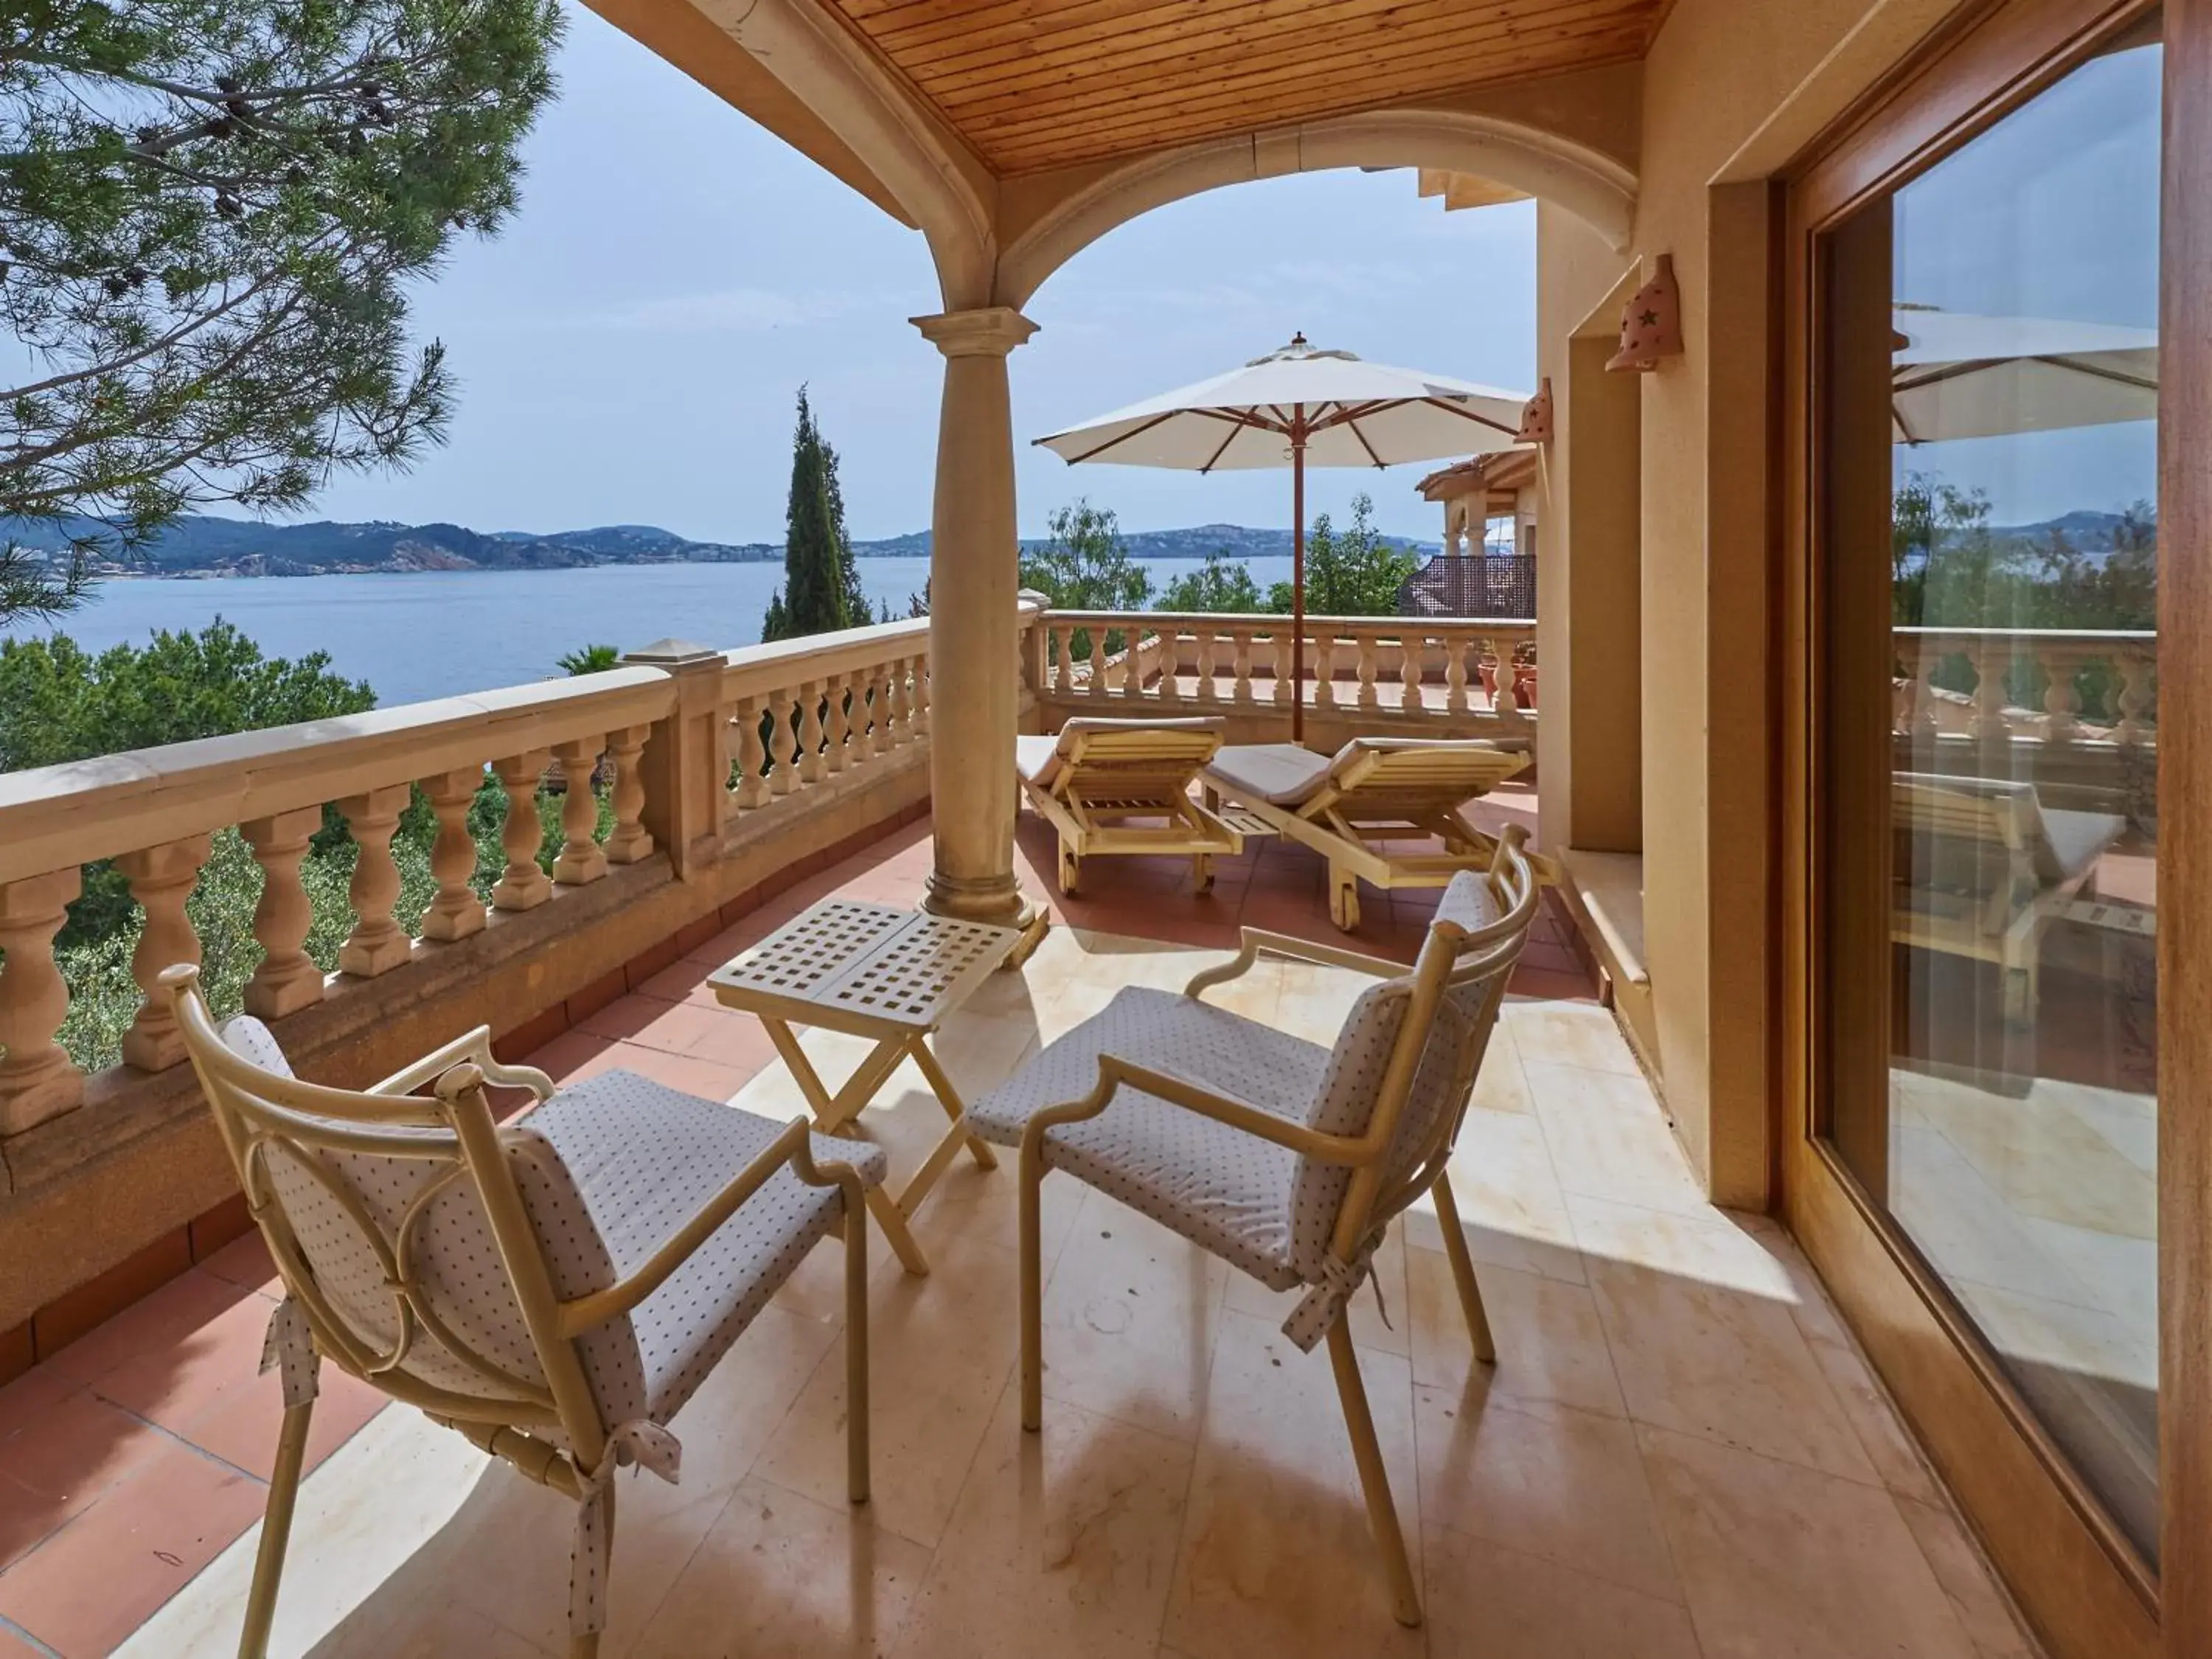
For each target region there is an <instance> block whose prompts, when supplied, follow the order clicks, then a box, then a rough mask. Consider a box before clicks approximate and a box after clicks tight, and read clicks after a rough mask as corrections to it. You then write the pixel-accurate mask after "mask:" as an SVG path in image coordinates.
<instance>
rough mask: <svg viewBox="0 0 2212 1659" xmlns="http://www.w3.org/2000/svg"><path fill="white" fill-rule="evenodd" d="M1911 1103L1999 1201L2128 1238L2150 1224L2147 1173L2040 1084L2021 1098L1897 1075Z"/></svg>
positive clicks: (2152, 1185) (2142, 1234)
mask: <svg viewBox="0 0 2212 1659" xmlns="http://www.w3.org/2000/svg"><path fill="white" fill-rule="evenodd" d="M1903 1075H1904V1076H1905V1077H1906V1078H1909V1079H1910V1083H1909V1085H1908V1084H1905V1083H1900V1084H1899V1088H1900V1089H1901V1090H1902V1089H1905V1088H1908V1087H1909V1089H1910V1091H1911V1094H1912V1096H1913V1097H1914V1103H1915V1105H1916V1106H1917V1108H1918V1109H1919V1110H1920V1111H1921V1112H1922V1113H1923V1115H1925V1116H1926V1117H1927V1118H1928V1119H1929V1121H1931V1122H1932V1123H1933V1124H1934V1125H1935V1127H1936V1130H1937V1132H1938V1133H1941V1134H1942V1137H1943V1138H1944V1139H1946V1140H1948V1141H1949V1142H1950V1143H1951V1145H1952V1146H1954V1147H1956V1148H1957V1149H1958V1151H1959V1152H1960V1156H1961V1157H1963V1158H1966V1161H1967V1162H1968V1163H1970V1164H1972V1165H1973V1166H1974V1168H1975V1170H1977V1171H1978V1172H1979V1173H1980V1175H1981V1176H1982V1177H1983V1178H1984V1180H1985V1181H1987V1182H1989V1183H1990V1187H1991V1188H1994V1189H1995V1190H1996V1193H1997V1194H1999V1196H2000V1197H2001V1198H2002V1200H2004V1202H2005V1204H2006V1206H2008V1208H2010V1209H2013V1210H2015V1211H2017V1212H2020V1213H2021V1214H2024V1215H2037V1216H2041V1217H2043V1218H2045V1219H2046V1220H2051V1221H2063V1222H2066V1223H2069V1225H2074V1226H2077V1227H2093V1228H2095V1229H2096V1230H2097V1231H2100V1232H2108V1233H2118V1234H2121V1235H2123V1236H2124V1237H2136V1238H2153V1237H2156V1236H2157V1230H2158V1191H2157V1183H2156V1181H2155V1179H2154V1177H2153V1176H2151V1175H2149V1174H2148V1173H2147V1172H2145V1171H2144V1170H2142V1169H2140V1168H2138V1167H2137V1166H2136V1164H2134V1163H2133V1162H2131V1161H2130V1159H2129V1158H2127V1157H2125V1156H2124V1155H2123V1154H2122V1153H2121V1152H2120V1151H2119V1150H2118V1148H2116V1147H2115V1146H2113V1144H2112V1141H2111V1140H2110V1139H2106V1136H2105V1135H2104V1134H2103V1133H2100V1132H2099V1130H2097V1129H2096V1128H2093V1127H2091V1126H2090V1124H2089V1123H2088V1122H2087V1121H2086V1120H2085V1119H2084V1118H2083V1117H2082V1116H2081V1115H2080V1113H2078V1112H2077V1111H2075V1110H2074V1109H2071V1108H2070V1107H2069V1105H2068V1104H2066V1103H2063V1102H2062V1101H2060V1100H2058V1099H2055V1098H2053V1097H2052V1095H2051V1091H2049V1090H2048V1089H2047V1088H2038V1089H2032V1090H2030V1091H2029V1093H2028V1096H2027V1099H2025V1100H2014V1099H2010V1098H2008V1097H2005V1096H2002V1095H1995V1094H1989V1093H1986V1092H1984V1091H1981V1090H1979V1089H1972V1088H1969V1087H1967V1086H1966V1085H1963V1084H1958V1083H1951V1082H1948V1081H1946V1080H1943V1079H1934V1078H1924V1077H1918V1076H1914V1075H1912V1074H1911V1073H1905V1074H1903Z"/></svg>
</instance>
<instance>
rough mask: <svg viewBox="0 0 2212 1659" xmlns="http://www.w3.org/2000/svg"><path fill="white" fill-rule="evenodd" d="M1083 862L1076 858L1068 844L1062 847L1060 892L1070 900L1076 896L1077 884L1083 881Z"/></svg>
mask: <svg viewBox="0 0 2212 1659" xmlns="http://www.w3.org/2000/svg"><path fill="white" fill-rule="evenodd" d="M1082 876H1083V860H1081V859H1079V858H1078V857H1076V856H1075V854H1074V853H1073V851H1072V850H1071V849H1070V848H1069V847H1068V845H1067V843H1066V842H1061V843H1060V891H1061V892H1062V893H1065V894H1066V895H1067V896H1069V897H1070V898H1073V896H1075V884H1076V883H1077V882H1078V881H1079V880H1081V879H1082Z"/></svg>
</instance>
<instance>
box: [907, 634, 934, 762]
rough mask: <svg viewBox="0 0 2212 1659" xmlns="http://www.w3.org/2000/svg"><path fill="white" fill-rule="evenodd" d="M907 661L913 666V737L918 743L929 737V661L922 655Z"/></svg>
mask: <svg viewBox="0 0 2212 1659" xmlns="http://www.w3.org/2000/svg"><path fill="white" fill-rule="evenodd" d="M909 660H910V661H911V662H912V663H913V664H914V710H913V716H912V720H913V726H914V735H915V741H916V742H920V741H921V739H922V738H926V737H927V736H928V735H929V659H928V657H927V655H924V656H919V657H914V658H911V659H909Z"/></svg>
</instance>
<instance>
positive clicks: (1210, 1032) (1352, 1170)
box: [969, 825, 1537, 1625]
mask: <svg viewBox="0 0 2212 1659" xmlns="http://www.w3.org/2000/svg"><path fill="white" fill-rule="evenodd" d="M1524 833H1525V832H1523V831H1522V829H1520V828H1519V827H1518V826H1517V825H1516V826H1514V827H1511V828H1509V829H1507V830H1506V831H1505V832H1504V835H1503V836H1500V837H1499V839H1498V851H1497V855H1496V858H1495V859H1494V860H1493V861H1492V865H1491V867H1490V869H1489V870H1488V871H1487V872H1485V873H1483V874H1480V875H1478V874H1474V873H1472V872H1468V873H1462V875H1460V876H1458V877H1456V878H1455V879H1454V880H1453V882H1452V884H1451V885H1450V886H1449V888H1448V889H1446V890H1445V892H1444V896H1443V900H1442V901H1441V902H1440V903H1439V904H1438V905H1437V917H1436V921H1434V922H1433V923H1432V924H1431V927H1430V928H1429V932H1428V936H1427V938H1426V939H1425V941H1424V942H1423V944H1422V946H1421V951H1420V956H1419V960H1418V961H1417V962H1416V963H1415V964H1414V965H1413V968H1412V969H1407V968H1405V967H1404V966H1403V965H1402V964H1401V963H1391V962H1382V961H1378V960H1376V959H1375V958H1373V957H1363V956H1357V955H1354V954H1353V953H1352V952H1350V951H1339V950H1334V949H1332V948H1330V947H1328V946H1326V945H1309V944H1306V943H1305V942H1304V941H1303V940H1300V939H1286V938H1284V937H1282V936H1280V935H1277V934H1272V933H1257V932H1255V931H1254V930H1251V929H1249V928H1248V929H1246V930H1245V933H1244V936H1243V951H1242V952H1241V953H1240V954H1239V955H1238V956H1237V959H1236V960H1235V961H1233V962H1231V963H1227V964H1225V965H1224V966H1222V967H1219V968H1215V969H1211V970H1209V971H1207V972H1206V973H1202V974H1200V975H1198V976H1197V977H1196V978H1194V979H1193V980H1192V981H1190V984H1189V985H1188V987H1186V989H1185V990H1184V991H1183V993H1182V995H1180V996H1177V995H1176V994H1172V993H1169V992H1164V991H1155V990H1150V989H1146V988H1142V987H1133V988H1131V989H1127V990H1124V991H1122V992H1121V994H1119V995H1117V996H1116V997H1115V999H1114V1000H1113V1001H1112V1002H1111V1003H1109V1005H1108V1006H1107V1007H1106V1008H1105V1010H1104V1011H1103V1012H1101V1013H1099V1014H1097V1015H1096V1016H1094V1017H1093V1018H1091V1019H1089V1020H1086V1021H1085V1022H1084V1024H1081V1025H1079V1026H1077V1027H1076V1028H1075V1029H1074V1030H1072V1031H1069V1032H1068V1033H1067V1034H1066V1036H1062V1037H1060V1038H1059V1039H1058V1040H1057V1041H1055V1042H1052V1043H1051V1044H1049V1045H1048V1046H1047V1047H1046V1048H1045V1049H1044V1050H1043V1051H1042V1053H1041V1054H1038V1055H1037V1056H1036V1058H1035V1059H1033V1060H1030V1063H1029V1064H1028V1065H1027V1066H1024V1067H1023V1068H1022V1069H1021V1071H1019V1072H1018V1073H1016V1074H1015V1075H1014V1076H1013V1077H1012V1079H1009V1080H1008V1081H1007V1082H1006V1084H1004V1085H1001V1086H1000V1088H999V1089H997V1090H995V1091H994V1092H993V1093H992V1094H990V1095H989V1096H988V1097H986V1098H985V1099H984V1100H982V1101H981V1102H980V1103H977V1104H976V1105H975V1107H973V1108H972V1109H970V1111H969V1124H970V1125H971V1126H972V1127H975V1129H976V1130H977V1131H978V1132H980V1133H981V1134H983V1135H984V1136H985V1137H986V1138H987V1139H992V1140H995V1141H999V1142H1000V1143H1002V1144H1004V1145H1006V1146H1019V1147H1020V1148H1021V1186H1020V1206H1021V1207H1020V1253H1021V1371H1022V1423H1023V1425H1024V1427H1025V1428H1029V1429H1032V1430H1034V1429H1036V1427H1037V1426H1038V1425H1039V1424H1040V1422H1041V1421H1042V1410H1043V1358H1042V1313H1041V1297H1042V1284H1041V1281H1040V1260H1039V1225H1038V1193H1039V1188H1040V1186H1041V1184H1042V1182H1043V1179H1044V1176H1045V1175H1046V1173H1047V1172H1048V1170H1065V1171H1066V1172H1067V1173H1068V1174H1070V1175H1072V1176H1075V1178H1076V1179H1077V1180H1079V1181H1081V1182H1085V1184H1087V1185H1090V1186H1093V1187H1096V1188H1098V1189H1099V1190H1100V1191H1102V1192H1104V1193H1107V1194H1109V1195H1111V1196H1112V1197H1114V1198H1116V1199H1119V1200H1121V1201H1122V1202H1123V1203H1126V1204H1127V1205H1129V1206H1132V1207H1133V1208H1135V1209H1138V1210H1140V1211H1142V1212H1144V1213H1146V1215H1149V1216H1151V1217H1152V1218H1154V1219H1156V1220H1158V1221H1159V1222H1161V1223H1163V1224H1164V1225H1167V1226H1169V1227H1171V1228H1173V1229H1174V1230H1175V1231H1177V1232H1179V1233H1181V1234H1182V1235H1183V1236H1184V1237H1187V1238H1188V1239H1190V1240H1191V1241H1193V1242H1194V1243H1197V1244H1199V1245H1200V1246H1202V1247H1203V1248H1204V1249H1207V1250H1208V1251H1211V1252H1212V1254H1214V1255H1218V1256H1220V1257H1221V1258H1222V1259H1224V1260H1225V1261H1228V1262H1229V1263H1230V1264H1231V1266H1232V1267H1237V1268H1238V1269H1240V1270H1242V1271H1243V1272H1244V1273H1249V1274H1250V1275H1251V1276H1252V1277H1253V1278H1255V1279H1258V1280H1259V1281H1260V1282H1261V1284H1263V1285H1267V1287H1268V1288H1270V1289H1271V1290H1279V1291H1280V1290H1291V1289H1293V1288H1296V1287H1297V1286H1299V1285H1304V1286H1305V1287H1306V1294H1305V1296H1304V1297H1303V1298H1302V1299H1301V1300H1300V1302H1299V1303H1298V1304H1297V1309H1296V1310H1295V1311H1294V1312H1293V1313H1292V1314H1291V1317H1290V1320H1289V1322H1287V1323H1286V1324H1285V1326H1284V1331H1285V1334H1288V1335H1289V1336H1290V1337H1291V1340H1293V1341H1294V1342H1296V1343H1297V1345H1298V1346H1300V1347H1301V1348H1305V1349H1311V1348H1312V1347H1313V1346H1314V1345H1315V1344H1316V1342H1318V1341H1320V1340H1322V1339H1323V1338H1326V1339H1327V1340H1328V1352H1329V1361H1330V1364H1331V1366H1332V1368H1333V1369H1334V1372H1335V1377H1336V1385H1337V1389H1338V1393H1339V1395H1340V1397H1341V1399H1342V1401H1343V1405H1344V1415H1345V1422H1346V1426H1347V1428H1348V1429H1349V1430H1350V1431H1351V1436H1352V1452H1353V1455H1354V1457H1355V1459H1356V1460H1357V1462H1358V1468H1359V1476H1360V1481H1361V1484H1362V1486H1363V1488H1364V1492H1365V1494H1366V1500H1367V1512H1368V1519H1369V1522H1370V1525H1371V1526H1372V1527H1373V1528H1374V1531H1375V1535H1376V1541H1377V1543H1378V1544H1380V1545H1381V1547H1382V1549H1383V1559H1384V1564H1385V1565H1386V1567H1387V1568H1388V1570H1389V1580H1390V1589H1391V1597H1392V1601H1393V1604H1394V1608H1395V1612H1396V1613H1397V1616H1398V1618H1399V1620H1400V1621H1401V1623H1404V1624H1407V1625H1415V1624H1419V1622H1420V1618H1421V1607H1420V1601H1419V1596H1418V1595H1417V1593H1416V1591H1415V1589H1414V1587H1413V1571H1412V1569H1411V1568H1410V1566H1409V1565H1407V1559H1406V1546H1405V1541H1404V1539H1403V1538H1402V1537H1401V1536H1400V1533H1399V1528H1398V1517H1397V1512H1396V1510H1394V1509H1393V1508H1392V1507H1391V1502H1390V1492H1389V1483H1388V1480H1387V1479H1386V1477H1385V1474H1384V1472H1383V1457H1382V1453H1381V1451H1380V1449H1379V1448H1378V1447H1377V1444H1376V1437H1375V1425H1374V1422H1373V1419H1372V1418H1371V1417H1370V1414H1369V1412H1368V1407H1367V1395H1366V1391H1365V1389H1364V1387H1363V1386H1362V1384H1361V1383H1360V1378H1359V1366H1358V1360H1357V1359H1356V1358H1355V1357H1354V1355H1353V1352H1352V1336H1351V1332H1350V1329H1349V1328H1348V1326H1347V1325H1346V1322H1345V1319H1344V1312H1345V1305H1346V1302H1347V1301H1348V1300H1349V1299H1350V1297H1351V1295H1352V1292H1353V1291H1355V1290H1357V1289H1358V1285H1359V1284H1360V1282H1361V1280H1363V1279H1364V1278H1365V1277H1366V1276H1367V1273H1368V1268H1369V1264H1370V1261H1371V1259H1372V1257H1373V1255H1374V1252H1375V1249H1376V1246H1377V1245H1378V1244H1380V1243H1381V1242H1382V1239H1383V1232H1384V1230H1385V1229H1386V1228H1387V1227H1388V1225H1389V1223H1390V1222H1391V1221H1392V1220H1393V1219H1394V1218H1395V1217H1396V1216H1397V1215H1398V1214H1399V1213H1400V1212H1402V1211H1403V1210H1405V1209H1406V1208H1407V1206H1409V1205H1411V1204H1412V1203H1413V1201H1414V1200H1416V1199H1417V1198H1419V1196H1420V1195H1421V1194H1423V1193H1431V1194H1434V1195H1435V1202H1436V1206H1437V1218H1438V1220H1439V1221H1440V1222H1441V1223H1442V1224H1443V1237H1444V1246H1445V1249H1446V1252H1447V1254H1448V1255H1449V1258H1450V1261H1451V1267H1452V1274H1453V1278H1454V1280H1455V1283H1456V1285H1457V1286H1458V1289H1459V1293H1460V1300H1461V1305H1462V1309H1463V1310H1464V1311H1465V1314H1466V1316H1467V1321H1468V1330H1469V1333H1470V1334H1471V1336H1472V1338H1473V1340H1474V1351H1475V1353H1476V1356H1477V1357H1478V1358H1481V1359H1483V1360H1486V1361H1487V1360H1489V1359H1491V1358H1492V1357H1493V1355H1492V1346H1491V1339H1490V1329H1489V1325H1488V1322H1487V1321H1486V1318H1485V1316H1484V1314H1483V1309H1482V1297H1481V1291H1480V1287H1479V1286H1478V1285H1477V1284H1476V1282H1475V1277H1474V1261H1473V1259H1472V1258H1471V1257H1470V1256H1469V1255H1468V1249H1467V1242H1466V1239H1465V1237H1463V1236H1462V1233H1461V1231H1460V1226H1459V1215H1458V1211H1457V1208H1456V1206H1455V1204H1454V1203H1453V1200H1452V1194H1451V1185H1450V1182H1449V1180H1448V1178H1447V1177H1446V1175H1445V1164H1446V1162H1447V1160H1448V1159H1449V1156H1450V1152H1451V1147H1452V1142H1453V1140H1454V1139H1455V1136H1456V1135H1457V1133H1458V1131H1459V1126H1460V1121H1461V1119H1462V1116H1463V1115H1464V1114H1465V1112H1466V1109H1467V1104H1468V1099H1469V1097H1470V1096H1471V1094H1472V1091H1473V1089H1474V1078H1475V1073H1476V1070H1477V1069H1478V1067H1479V1066H1480V1064H1481V1061H1482V1055H1483V1050H1484V1048H1485V1047H1486V1043H1487V1042H1488V1040H1489V1036H1490V1032H1491V1030H1492V1028H1493V1026H1494V1025H1495V1024H1496V1023H1497V1019H1498V1006H1499V1005H1500V1004H1501V1003H1502V1002H1503V1000H1504V994H1505V984H1506V981H1507V979H1508V978H1509V976H1510V975H1511V973H1512V970H1513V964H1514V962H1515V961H1516V959H1517V958H1518V957H1519V956H1520V954H1521V948H1522V944H1523V943H1524V941H1525V940H1526V939H1527V937H1528V925H1529V922H1530V921H1532V920H1533V919H1534V915H1535V911H1536V895H1537V887H1536V879H1535V875H1534V872H1533V870H1532V869H1531V868H1530V866H1529V863H1528V858H1527V857H1526V856H1525V855H1524V854H1523V853H1522V850H1521V843H1522V839H1523V836H1524ZM1261 951H1267V952H1270V953H1273V954H1279V955H1284V956H1290V957H1299V958H1302V959H1304V960H1306V961H1310V962H1318V963H1325V964H1327V965H1329V966H1334V967H1341V968H1349V969H1355V970H1357V971H1359V972H1363V973H1367V974H1371V975H1376V977H1377V978H1378V979H1379V980H1380V981H1381V983H1379V984H1376V985H1374V986H1372V987H1369V988H1368V989H1367V990H1366V991H1364V992H1363V993H1362V994H1361V995H1360V998H1359V1000H1358V1002H1357V1003H1356V1004H1355V1005H1354V1006H1353V1007H1352V1013H1351V1015H1350V1017H1349V1018H1347V1019H1346V1021H1345V1024H1344V1028H1343V1030H1341V1031H1340V1033H1339V1034H1338V1036H1337V1039H1336V1042H1335V1045H1334V1048H1322V1047H1321V1046H1320V1045H1318V1044H1316V1043H1311V1042H1304V1041H1303V1040H1302V1039H1300V1038H1297V1037H1294V1036H1289V1035H1287V1034H1285V1033H1284V1032H1281V1031H1278V1030H1274V1029H1273V1027H1271V1026H1268V1025H1265V1024H1261V1023H1260V1022H1258V1021H1256V1020H1252V1019H1247V1018H1243V1016H1241V1015H1238V1014H1234V1013H1231V1012H1227V1011H1225V1010H1224V1009H1220V1008H1215V1007H1210V1006H1207V1005H1206V1003H1205V1002H1204V1001H1203V1000H1201V998H1202V995H1203V994H1204V993H1205V991H1206V988H1207V987H1210V986H1213V985H1218V984H1221V983H1223V982H1224V981H1228V980H1231V979H1233V978H1235V977H1237V975H1240V974H1242V973H1243V972H1245V971H1246V970H1247V969H1249V968H1250V967H1251V966H1252V964H1253V963H1254V962H1255V960H1256V959H1257V958H1258V956H1259V954H1260V952H1261Z"/></svg>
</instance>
